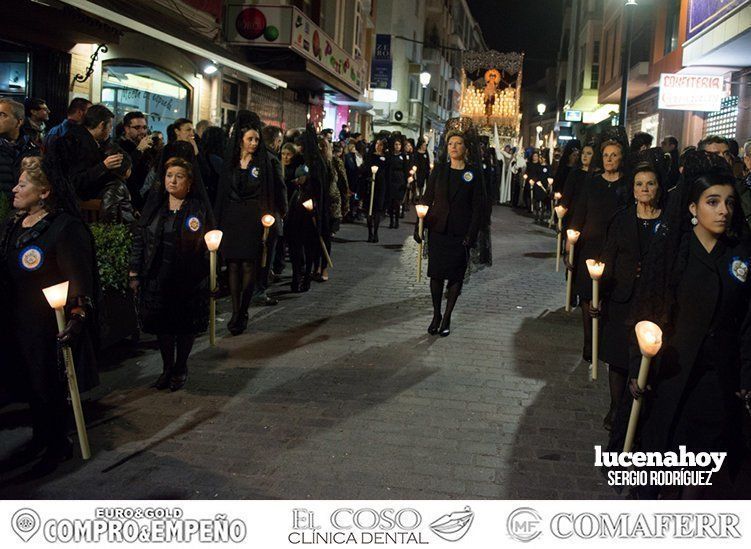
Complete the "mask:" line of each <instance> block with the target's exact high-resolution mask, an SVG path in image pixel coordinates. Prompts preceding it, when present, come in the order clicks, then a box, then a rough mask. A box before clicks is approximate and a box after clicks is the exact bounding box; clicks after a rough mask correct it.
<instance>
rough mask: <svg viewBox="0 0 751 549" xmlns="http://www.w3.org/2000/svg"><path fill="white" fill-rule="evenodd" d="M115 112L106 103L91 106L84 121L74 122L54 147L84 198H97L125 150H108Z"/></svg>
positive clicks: (82, 198)
mask: <svg viewBox="0 0 751 549" xmlns="http://www.w3.org/2000/svg"><path fill="white" fill-rule="evenodd" d="M114 117H115V115H114V114H112V112H111V111H110V110H109V109H108V108H107V107H105V106H104V105H94V106H92V107H89V110H88V111H86V115H85V116H84V117H83V124H81V125H80V126H72V127H71V128H70V130H68V133H67V134H66V135H65V137H62V138H60V139H58V140H57V142H56V143H55V147H54V150H53V151H51V153H52V154H53V156H54V157H55V160H56V162H57V163H59V165H60V166H61V169H62V170H63V173H64V174H65V176H66V177H67V179H68V180H69V181H70V182H71V184H72V185H73V188H74V189H75V191H76V194H77V195H78V198H79V199H81V200H90V199H92V198H96V197H97V196H99V195H100V194H101V192H102V189H103V188H104V185H105V184H106V183H107V182H108V181H109V180H110V179H111V174H110V173H109V170H114V169H117V168H119V167H120V164H121V163H122V161H123V155H122V153H115V154H109V155H108V154H105V152H104V151H105V150H106V148H107V142H108V140H109V137H110V133H111V132H112V120H113V119H114Z"/></svg>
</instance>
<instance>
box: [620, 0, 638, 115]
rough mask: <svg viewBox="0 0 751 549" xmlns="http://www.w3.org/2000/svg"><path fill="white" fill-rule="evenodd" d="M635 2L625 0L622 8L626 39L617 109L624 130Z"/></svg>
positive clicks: (622, 47)
mask: <svg viewBox="0 0 751 549" xmlns="http://www.w3.org/2000/svg"><path fill="white" fill-rule="evenodd" d="M637 6H638V4H637V3H636V0H627V1H626V4H625V5H624V7H623V11H624V16H625V23H624V24H625V25H626V39H625V41H624V42H623V45H622V46H621V61H622V63H621V101H620V104H619V107H618V110H619V112H618V121H619V122H620V125H621V126H623V127H624V128H625V127H626V119H627V117H628V77H629V72H630V71H631V40H632V37H633V33H634V11H635V9H636V7H637Z"/></svg>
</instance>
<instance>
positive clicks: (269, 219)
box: [261, 214, 276, 268]
mask: <svg viewBox="0 0 751 549" xmlns="http://www.w3.org/2000/svg"><path fill="white" fill-rule="evenodd" d="M274 221H276V220H275V219H274V216H273V215H271V214H266V215H264V216H263V217H261V224H262V225H263V245H262V246H263V251H262V252H261V268H266V257H267V255H268V254H267V249H266V241H267V240H268V239H269V228H270V227H271V226H272V225H273V224H274Z"/></svg>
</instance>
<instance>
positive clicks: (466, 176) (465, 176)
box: [462, 172, 475, 183]
mask: <svg viewBox="0 0 751 549" xmlns="http://www.w3.org/2000/svg"><path fill="white" fill-rule="evenodd" d="M474 178H475V174H473V173H472V172H464V174H463V175H462V179H464V181H466V182H467V183H470V182H471V181H472V180H473V179H474Z"/></svg>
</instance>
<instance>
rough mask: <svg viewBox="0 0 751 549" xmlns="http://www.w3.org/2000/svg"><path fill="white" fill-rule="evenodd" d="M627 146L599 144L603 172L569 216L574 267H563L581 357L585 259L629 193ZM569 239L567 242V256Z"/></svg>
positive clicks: (587, 333)
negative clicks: (570, 281)
mask: <svg viewBox="0 0 751 549" xmlns="http://www.w3.org/2000/svg"><path fill="white" fill-rule="evenodd" d="M627 150H628V148H627V147H626V146H624V144H623V143H622V142H621V141H618V140H616V139H607V138H606V139H605V141H604V142H603V143H602V145H601V146H600V151H601V154H602V162H603V172H602V173H601V174H598V175H595V176H593V177H592V178H591V179H588V180H587V184H586V186H585V187H584V188H583V189H582V190H581V192H580V193H578V196H577V202H576V205H575V206H574V215H573V216H572V217H571V222H570V225H569V226H570V228H571V229H574V230H576V231H579V233H580V236H579V240H578V242H577V243H576V247H575V258H574V261H575V265H576V267H575V268H574V267H573V266H572V265H570V264H569V263H568V259H566V266H567V268H568V269H571V271H572V273H573V274H572V275H571V276H575V278H574V286H575V291H576V295H577V296H578V297H579V305H580V307H581V311H582V325H583V329H584V348H583V351H582V357H583V358H584V360H586V361H588V362H589V361H591V360H592V323H591V316H590V311H589V307H590V304H591V301H592V279H591V278H590V277H589V271H588V270H587V266H586V263H585V262H586V260H587V259H597V260H599V259H600V257H601V255H602V251H603V248H604V246H605V236H606V235H607V229H608V225H609V224H610V221H611V219H612V217H613V215H614V214H615V212H617V211H618V210H619V209H620V208H621V207H623V206H625V205H626V201H627V200H629V197H630V196H631V195H632V193H631V192H630V186H629V185H628V183H627V177H626V170H625V165H626V164H625V159H624V153H625V151H627ZM570 245H571V244H570V242H569V241H566V258H567V257H568V250H569V248H570Z"/></svg>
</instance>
